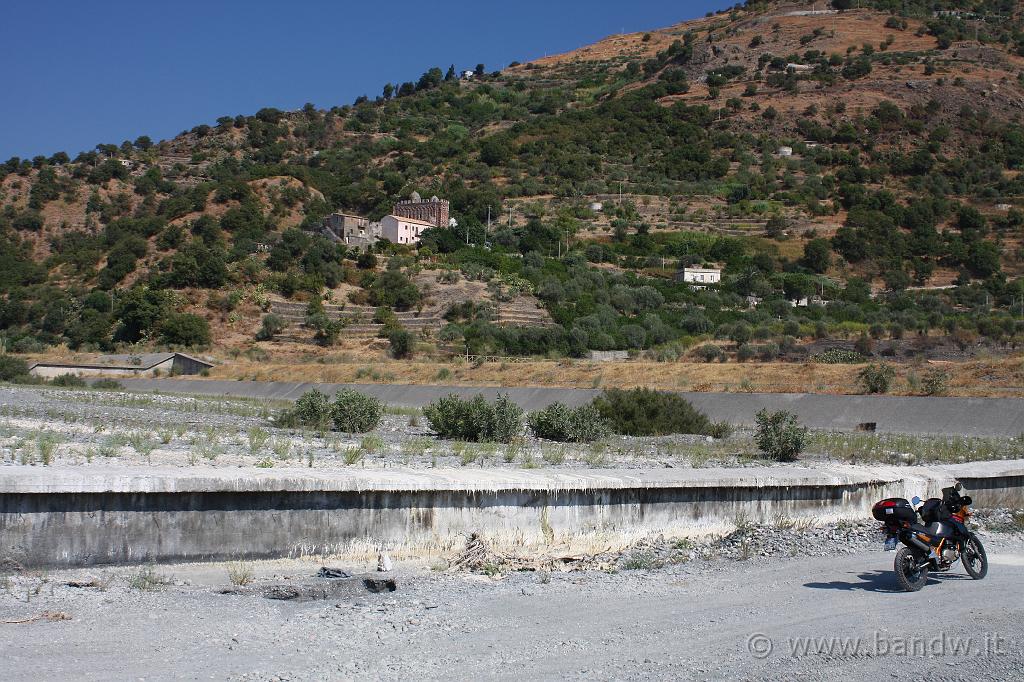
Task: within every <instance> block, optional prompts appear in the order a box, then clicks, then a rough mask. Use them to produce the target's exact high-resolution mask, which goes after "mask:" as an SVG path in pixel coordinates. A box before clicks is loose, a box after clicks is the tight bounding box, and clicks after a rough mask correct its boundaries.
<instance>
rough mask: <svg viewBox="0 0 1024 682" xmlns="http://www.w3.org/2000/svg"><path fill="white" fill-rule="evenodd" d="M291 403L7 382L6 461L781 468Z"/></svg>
mask: <svg viewBox="0 0 1024 682" xmlns="http://www.w3.org/2000/svg"><path fill="white" fill-rule="evenodd" d="M284 406H285V404H284V403H276V402H272V401H265V400H247V399H239V398H211V397H193V396H184V395H160V394H143V393H129V392H123V391H101V390H86V389H59V388H52V387H36V386H3V387H0V465H8V466H31V465H36V466H41V465H42V466H44V465H47V464H57V463H59V464H71V465H80V466H85V467H87V466H89V465H92V464H110V463H123V464H126V465H129V464H131V465H138V464H153V465H170V466H182V467H253V468H270V467H275V466H288V467H295V466H297V465H301V466H306V467H309V468H316V469H333V468H346V467H363V468H385V467H393V466H402V467H413V468H430V467H457V466H486V467H505V468H520V469H533V468H538V467H570V468H618V469H625V468H650V467H712V466H720V467H721V466H724V467H745V466H764V465H766V464H770V463H771V462H769V461H766V460H764V459H762V458H761V457H759V454H758V450H757V447H756V445H755V443H754V441H753V438H752V434H751V432H750V431H749V430H742V429H739V430H737V431H736V432H735V433H734V434H733V435H731V436H729V437H728V438H724V439H712V438H710V437H706V436H693V435H677V436H671V437H661V438H630V437H611V438H607V439H604V440H602V441H599V442H597V443H591V444H561V443H552V442H546V441H540V440H538V439H535V438H532V437H530V436H529V435H528V434H524V436H523V437H522V438H521V439H520V440H518V441H517V442H514V443H512V444H507V445H506V444H495V443H461V442H452V441H444V440H440V439H437V438H436V437H434V435H433V433H432V432H431V431H430V428H429V426H428V425H427V423H426V421H425V419H424V418H423V416H422V415H421V414H420V412H419V411H418V410H399V411H391V412H389V413H388V414H386V415H385V417H384V419H383V420H382V422H381V424H380V426H378V428H377V429H375V430H374V431H373V432H372V433H368V434H361V435H353V434H344V433H337V432H320V433H317V432H312V431H296V430H289V429H279V428H275V426H274V424H273V421H272V417H273V415H274V414H275V413H276V412H277V411H279V410H280V409H282V408H283V407H284ZM1021 456H1024V441H1022V440H1021V439H1019V438H1012V439H987V438H965V437H962V436H955V435H953V436H949V437H928V438H925V437H913V436H899V435H875V434H849V433H845V434H837V433H813V434H811V438H810V440H809V444H808V448H807V454H806V455H805V459H807V460H809V461H812V462H813V461H822V460H825V461H828V460H838V461H845V462H854V463H873V462H883V463H891V464H921V463H931V462H937V463H956V462H965V461H977V460H985V459H1013V458H1018V457H1021Z"/></svg>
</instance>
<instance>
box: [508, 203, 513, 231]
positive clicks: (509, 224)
mask: <svg viewBox="0 0 1024 682" xmlns="http://www.w3.org/2000/svg"><path fill="white" fill-rule="evenodd" d="M508 227H509V229H512V207H511V206H509V207H508Z"/></svg>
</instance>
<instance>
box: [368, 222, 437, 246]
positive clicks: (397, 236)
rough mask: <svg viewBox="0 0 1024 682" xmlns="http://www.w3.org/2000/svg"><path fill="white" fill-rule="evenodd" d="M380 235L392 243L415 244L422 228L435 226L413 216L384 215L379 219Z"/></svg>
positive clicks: (421, 232)
mask: <svg viewBox="0 0 1024 682" xmlns="http://www.w3.org/2000/svg"><path fill="white" fill-rule="evenodd" d="M380 225H381V236H382V237H384V239H387V240H388V241H389V242H391V243H393V244H415V243H416V242H418V241H419V240H420V235H421V234H423V231H424V230H428V229H430V228H432V227H437V225H435V224H434V223H430V222H427V221H426V220H416V219H415V218H401V217H399V216H395V215H386V216H384V217H383V218H382V219H381V221H380Z"/></svg>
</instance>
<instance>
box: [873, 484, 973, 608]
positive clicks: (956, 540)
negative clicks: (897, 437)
mask: <svg viewBox="0 0 1024 682" xmlns="http://www.w3.org/2000/svg"><path fill="white" fill-rule="evenodd" d="M961 490H963V486H961V485H960V483H959V482H958V483H956V484H955V485H953V486H952V487H950V488H943V489H942V499H939V498H937V497H933V498H931V499H929V500H926V501H925V502H924V504H922V505H921V508H920V509H919V510H917V511H915V509H914V507H916V506H917V505H918V504H921V499H920V498H918V497H915V498H914V499H913V501H912V502H908V501H907V500H905V499H903V498H902V497H890V498H889V499H885V500H882V501H881V502H879V503H878V504H876V505H875V506H874V507H872V508H871V515H872V516H873V517H874V518H875V520H877V521H881V522H882V523H883V524H884V525H883V527H882V531H883V532H884V533H885V549H886V550H887V551H888V550H893V549H896V545H897V543H903V545H904V546H903V547H900V549H899V551H898V552H896V561H895V562H894V566H893V568H894V569H895V571H896V577H897V579H898V580H899V581H900V585H901V586H902V587H903V589H905V590H907V591H908V592H916V591H917V590H920V589H921V588H922V587H924V585H925V583H926V582H928V573H929V572H930V571H948V570H949V569H950V567H951V566H952V565H953V564H954V563H956V561H957V560H959V561H960V562H961V563H963V565H964V569H965V570H966V571H967V574H968V575H970V576H971V577H972V578H974V579H975V580H981V579H982V578H984V577H985V575H986V574H987V573H988V557H987V556H986V555H985V547H984V546H983V545H982V544H981V540H980V539H979V538H978V536H977V535H975V534H974V533H973V532H971V530H970V529H969V528H968V527H967V519H968V518H969V517H970V515H971V510H970V505H971V502H972V500H971V497H970V496H969V495H961V494H960V491H961ZM918 515H920V517H921V521H922V522H923V524H922V523H918V522H917V517H918Z"/></svg>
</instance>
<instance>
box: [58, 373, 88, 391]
mask: <svg viewBox="0 0 1024 682" xmlns="http://www.w3.org/2000/svg"><path fill="white" fill-rule="evenodd" d="M50 383H52V384H53V385H54V386H60V387H62V388H85V379H83V378H82V377H80V376H78V375H77V374H61V375H59V376H55V377H54V378H53V381H52V382H50Z"/></svg>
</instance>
